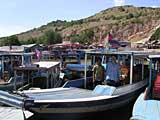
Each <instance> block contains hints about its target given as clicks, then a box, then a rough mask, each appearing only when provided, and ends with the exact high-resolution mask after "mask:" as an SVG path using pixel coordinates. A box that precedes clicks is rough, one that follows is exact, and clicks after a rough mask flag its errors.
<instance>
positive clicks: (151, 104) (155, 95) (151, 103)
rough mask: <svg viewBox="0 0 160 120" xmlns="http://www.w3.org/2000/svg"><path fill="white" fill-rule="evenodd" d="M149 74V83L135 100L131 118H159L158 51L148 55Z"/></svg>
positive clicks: (159, 76)
mask: <svg viewBox="0 0 160 120" xmlns="http://www.w3.org/2000/svg"><path fill="white" fill-rule="evenodd" d="M148 59H149V62H150V63H149V64H150V75H149V85H148V87H147V88H146V91H145V92H144V93H141V94H140V96H139V97H138V99H137V100H136V102H135V104H134V107H133V111H132V117H131V120H159V119H160V87H159V82H160V74H159V70H160V66H159V60H160V53H155V55H149V57H148Z"/></svg>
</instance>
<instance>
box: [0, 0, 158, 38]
mask: <svg viewBox="0 0 160 120" xmlns="http://www.w3.org/2000/svg"><path fill="white" fill-rule="evenodd" d="M121 5H134V6H138V7H140V6H144V7H145V6H146V7H160V0H0V37H5V36H9V35H14V34H19V33H21V32H25V31H28V30H31V29H33V28H37V27H40V26H42V25H46V24H47V23H49V22H51V21H56V20H67V21H71V20H78V19H82V18H86V17H89V16H91V15H94V14H96V13H98V12H100V11H102V10H105V9H107V8H111V7H114V6H121Z"/></svg>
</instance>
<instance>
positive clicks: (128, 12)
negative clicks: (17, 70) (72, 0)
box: [17, 6, 160, 42]
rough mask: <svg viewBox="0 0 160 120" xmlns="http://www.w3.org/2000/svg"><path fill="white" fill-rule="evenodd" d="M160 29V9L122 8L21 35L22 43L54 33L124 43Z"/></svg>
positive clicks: (53, 23) (137, 39) (142, 37)
mask: <svg viewBox="0 0 160 120" xmlns="http://www.w3.org/2000/svg"><path fill="white" fill-rule="evenodd" d="M159 25H160V8H147V7H134V6H122V7H113V8H109V9H106V10H103V11H101V12H99V13H97V14H95V15H93V16H90V17H88V18H85V19H81V20H76V21H71V22H67V21H61V20H57V21H53V22H50V23H48V24H47V25H43V26H41V27H39V28H35V29H33V30H30V31H27V32H24V33H21V34H18V35H17V36H18V38H19V40H28V39H30V38H38V37H40V36H42V35H43V34H44V32H45V31H47V30H53V31H55V32H58V33H60V34H61V35H62V36H63V40H70V39H71V37H72V36H74V35H79V34H81V33H84V32H86V31H88V30H89V31H93V33H94V34H93V37H92V40H94V41H98V40H99V39H100V38H101V39H104V38H105V37H106V35H107V33H108V32H112V33H113V35H114V37H115V38H116V39H119V40H123V41H131V42H134V41H139V40H141V39H144V38H147V37H149V36H151V34H153V33H154V31H155V28H156V27H157V26H159Z"/></svg>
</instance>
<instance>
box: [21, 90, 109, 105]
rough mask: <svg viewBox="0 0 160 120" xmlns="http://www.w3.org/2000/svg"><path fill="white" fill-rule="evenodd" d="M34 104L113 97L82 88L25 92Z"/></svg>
mask: <svg viewBox="0 0 160 120" xmlns="http://www.w3.org/2000/svg"><path fill="white" fill-rule="evenodd" d="M24 94H25V95H27V96H28V97H29V98H32V99H34V102H50V101H51V102H53V101H54V102H56V101H57V102H64V101H72V102H73V101H86V100H95V99H97V98H103V97H104V98H106V97H107V98H110V97H112V96H108V95H101V94H98V93H95V92H93V91H91V90H86V89H80V88H56V89H50V90H49V89H48V90H31V91H26V92H25V91H24Z"/></svg>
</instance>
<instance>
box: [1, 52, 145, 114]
mask: <svg viewBox="0 0 160 120" xmlns="http://www.w3.org/2000/svg"><path fill="white" fill-rule="evenodd" d="M87 55H91V56H92V55H93V56H102V55H105V56H112V55H115V56H116V57H117V58H118V59H119V60H122V58H125V57H123V56H127V58H128V59H130V72H129V73H130V75H129V82H123V84H122V85H121V86H119V87H113V86H108V85H97V86H96V87H95V88H94V89H93V90H88V89H82V88H78V85H77V84H70V85H68V86H65V85H64V86H63V87H61V88H53V89H41V90H28V91H22V92H17V94H9V93H7V92H4V91H0V101H1V102H2V103H4V104H8V105H11V106H15V107H20V108H23V109H26V110H28V111H31V112H33V113H35V114H40V116H41V117H44V116H45V117H51V116H52V117H53V116H54V115H56V116H57V115H58V116H59V117H64V116H63V115H64V114H69V115H78V116H79V115H80V114H81V115H82V114H83V115H85V114H87V113H90V112H101V111H108V110H111V109H116V108H119V107H121V106H124V105H127V104H128V103H129V102H131V101H133V100H135V99H136V98H137V97H138V96H139V94H140V93H141V92H143V91H144V89H145V87H146V85H147V81H146V79H147V78H145V76H146V74H147V73H146V72H145V71H144V64H143V63H144V60H145V59H146V56H148V53H146V52H139V51H130V52H111V53H107V54H106V53H101V52H94V53H93V52H88V53H87V54H86V55H85V63H87ZM139 64H141V65H139ZM135 65H137V67H138V69H139V70H140V71H141V72H138V73H134V72H135V71H134V68H135V67H136V66H135ZM139 66H140V67H139ZM136 74H140V75H137V77H135V75H136ZM133 75H134V76H133ZM86 76H87V75H86V70H85V78H84V79H83V80H82V79H81V80H80V81H79V83H81V84H79V85H84V88H87V78H86ZM69 82H72V83H73V81H69ZM74 82H75V83H76V81H74ZM74 85H77V86H76V87H75V86H74Z"/></svg>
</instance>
